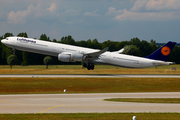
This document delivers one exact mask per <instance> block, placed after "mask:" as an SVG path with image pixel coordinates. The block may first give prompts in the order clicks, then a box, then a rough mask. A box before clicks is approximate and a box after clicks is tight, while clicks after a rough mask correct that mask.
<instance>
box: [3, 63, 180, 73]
mask: <svg viewBox="0 0 180 120" xmlns="http://www.w3.org/2000/svg"><path fill="white" fill-rule="evenodd" d="M172 67H173V68H176V70H172V69H171V68H172ZM179 68H180V65H172V66H161V67H157V68H156V67H151V68H141V69H130V68H121V67H115V66H109V65H96V66H95V69H94V70H87V69H86V68H82V65H50V66H49V69H45V65H35V66H13V69H10V67H9V66H7V65H5V66H4V65H1V66H0V74H179V73H180V69H179Z"/></svg>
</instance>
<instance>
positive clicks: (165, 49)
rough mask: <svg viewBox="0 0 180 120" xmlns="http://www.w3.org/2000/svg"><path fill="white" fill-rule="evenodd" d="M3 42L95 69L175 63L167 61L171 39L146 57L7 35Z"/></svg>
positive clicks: (19, 48) (16, 47) (172, 43)
mask: <svg viewBox="0 0 180 120" xmlns="http://www.w3.org/2000/svg"><path fill="white" fill-rule="evenodd" d="M1 42H2V43H3V44H5V45H6V46H9V47H11V48H13V49H17V50H22V51H27V52H33V53H39V54H45V55H50V56H56V57H58V60H59V61H62V62H82V61H83V62H84V65H83V67H85V68H87V69H88V70H93V69H94V65H95V64H107V65H113V66H119V67H125V68H147V67H154V66H162V65H171V64H175V63H174V62H166V60H167V58H168V56H169V54H170V53H171V51H172V50H173V48H174V46H175V44H176V42H172V41H169V42H168V43H166V44H165V45H163V46H162V47H161V48H159V49H158V50H157V51H155V52H154V53H152V54H151V55H149V56H146V57H137V56H132V55H126V54H120V53H121V52H122V51H123V49H121V50H119V51H115V52H109V51H108V47H106V48H104V49H103V50H97V49H91V48H85V47H78V46H73V45H67V44H61V43H54V42H47V41H42V40H36V39H32V38H24V37H15V36H14V37H7V38H6V39H3V40H1Z"/></svg>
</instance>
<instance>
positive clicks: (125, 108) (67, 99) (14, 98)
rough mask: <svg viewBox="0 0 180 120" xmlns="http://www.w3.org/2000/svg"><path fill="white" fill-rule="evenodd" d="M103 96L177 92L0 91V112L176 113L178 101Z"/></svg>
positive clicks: (175, 95) (179, 95)
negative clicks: (160, 101)
mask: <svg viewBox="0 0 180 120" xmlns="http://www.w3.org/2000/svg"><path fill="white" fill-rule="evenodd" d="M67 91H68V90H67ZM107 98H180V92H156V93H155V92H153V93H88V94H68V93H64V94H23V95H21V94H19V95H0V113H12V114H16V113H117V112H118V113H138V112H152V113H154V112H160V113H161V112H177V113H180V104H171V103H134V102H109V101H104V99H107Z"/></svg>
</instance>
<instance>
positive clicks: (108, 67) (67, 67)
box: [0, 64, 180, 69]
mask: <svg viewBox="0 0 180 120" xmlns="http://www.w3.org/2000/svg"><path fill="white" fill-rule="evenodd" d="M48 66H49V69H81V68H82V65H48ZM172 67H175V68H176V69H180V65H178V64H176V65H168V66H158V67H156V69H171V68H172ZM29 68H33V69H44V68H46V66H45V65H27V66H21V65H13V69H29ZM95 68H97V69H115V68H118V69H126V68H122V67H116V66H111V65H95ZM154 68H155V67H150V68H144V69H154ZM0 69H10V66H9V65H0Z"/></svg>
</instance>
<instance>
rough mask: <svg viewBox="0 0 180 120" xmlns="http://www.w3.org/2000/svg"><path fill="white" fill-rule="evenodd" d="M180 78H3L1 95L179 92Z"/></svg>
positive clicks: (0, 89) (0, 79)
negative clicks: (64, 92) (65, 90)
mask: <svg viewBox="0 0 180 120" xmlns="http://www.w3.org/2000/svg"><path fill="white" fill-rule="evenodd" d="M179 85H180V78H0V86H1V87H0V94H24V93H25V94H39V93H43V94H45V93H48V94H50V93H63V90H64V89H67V92H66V93H119V92H121V93H124V92H179V91H180V87H179Z"/></svg>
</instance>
